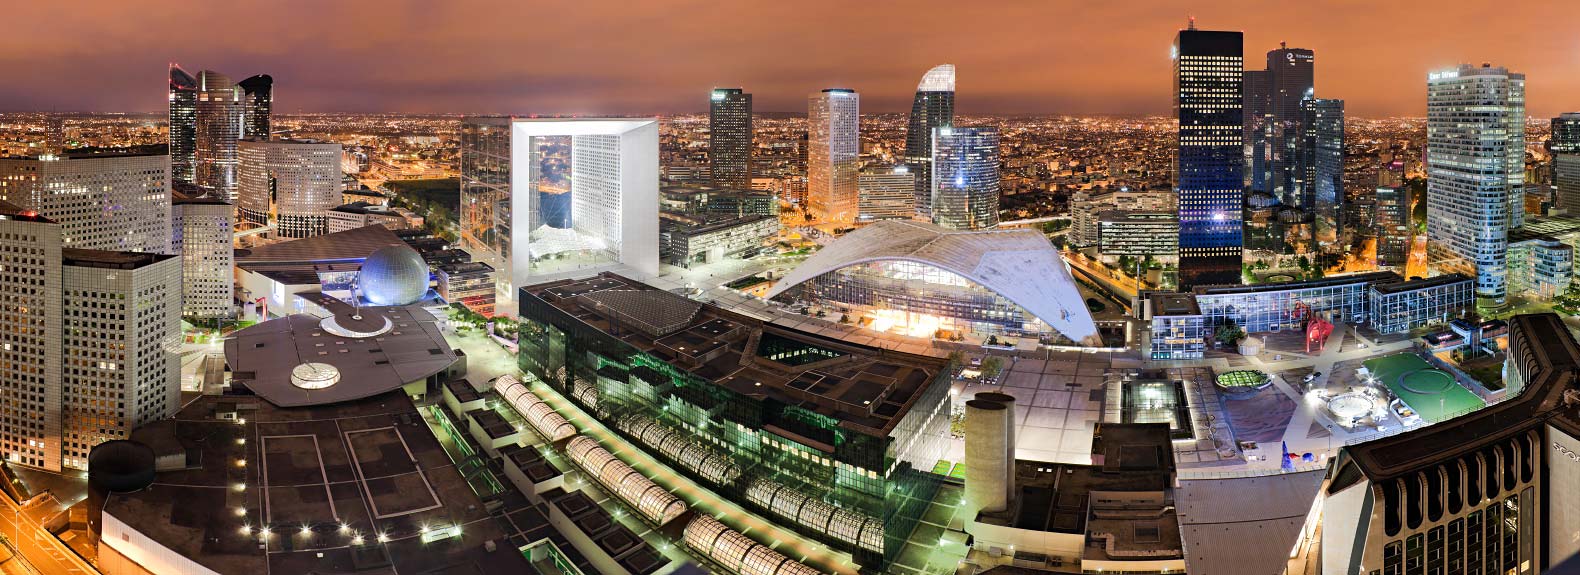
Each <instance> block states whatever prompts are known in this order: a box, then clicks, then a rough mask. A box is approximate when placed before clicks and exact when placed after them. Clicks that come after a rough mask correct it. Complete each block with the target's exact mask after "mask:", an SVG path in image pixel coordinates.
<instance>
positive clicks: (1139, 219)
mask: <svg viewBox="0 0 1580 575" xmlns="http://www.w3.org/2000/svg"><path fill="white" fill-rule="evenodd" d="M1179 227H1180V222H1179V217H1178V216H1176V215H1175V214H1173V213H1169V212H1119V211H1107V212H1101V213H1099V214H1097V229H1098V232H1097V235H1098V248H1097V253H1098V254H1100V255H1101V256H1102V258H1103V261H1114V260H1117V259H1118V258H1120V257H1123V256H1130V257H1132V258H1136V259H1137V260H1142V259H1147V258H1150V259H1153V260H1155V261H1157V262H1159V263H1165V262H1173V261H1175V260H1177V259H1178V257H1179V231H1180V230H1179ZM1128 271H1134V270H1128Z"/></svg>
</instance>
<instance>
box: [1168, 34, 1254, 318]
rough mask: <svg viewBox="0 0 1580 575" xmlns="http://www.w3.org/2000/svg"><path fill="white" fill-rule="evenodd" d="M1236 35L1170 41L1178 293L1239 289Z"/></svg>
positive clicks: (1240, 125)
mask: <svg viewBox="0 0 1580 575" xmlns="http://www.w3.org/2000/svg"><path fill="white" fill-rule="evenodd" d="M1241 46H1242V38H1241V34H1240V33H1239V32H1220V31H1208V30H1197V29H1196V26H1195V22H1194V21H1193V22H1192V23H1191V27H1190V28H1189V29H1186V30H1180V31H1179V35H1178V36H1176V37H1175V39H1174V49H1173V53H1172V55H1173V59H1174V111H1175V113H1176V114H1177V116H1178V118H1179V155H1178V157H1177V158H1176V159H1175V165H1174V185H1175V188H1176V189H1177V190H1178V192H1179V214H1180V263H1179V283H1180V286H1181V287H1190V286H1195V285H1210V284H1229V283H1239V281H1240V265H1241V262H1240V260H1241V253H1240V252H1241V245H1242V244H1241V236H1240V231H1241V230H1240V222H1241V212H1242V204H1243V202H1244V195H1245V194H1244V188H1243V186H1244V183H1245V181H1244V173H1243V172H1244V169H1245V148H1244V145H1243V142H1242V141H1241V139H1242V138H1243V137H1244V134H1245V126H1244V122H1243V120H1244V118H1243V115H1242V110H1241V105H1242V101H1241V94H1242V87H1243V86H1242V78H1241V74H1242V72H1243V70H1242V68H1243V61H1242V60H1243V55H1242V47H1241Z"/></svg>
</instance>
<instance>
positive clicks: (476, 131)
mask: <svg viewBox="0 0 1580 575" xmlns="http://www.w3.org/2000/svg"><path fill="white" fill-rule="evenodd" d="M460 220H461V247H462V248H464V249H466V250H467V251H468V252H471V253H472V255H473V256H475V257H477V258H478V259H479V260H480V261H483V262H486V263H488V264H489V265H492V266H494V268H495V269H506V270H507V273H508V268H505V267H504V266H505V265H506V264H508V262H509V260H510V118H508V117H503V116H492V117H490V116H475V117H466V118H462V119H461V215H460Z"/></svg>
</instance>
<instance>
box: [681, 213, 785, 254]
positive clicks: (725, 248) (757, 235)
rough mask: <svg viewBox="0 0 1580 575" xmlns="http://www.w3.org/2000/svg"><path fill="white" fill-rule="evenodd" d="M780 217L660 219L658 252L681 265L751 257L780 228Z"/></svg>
mask: <svg viewBox="0 0 1580 575" xmlns="http://www.w3.org/2000/svg"><path fill="white" fill-rule="evenodd" d="M780 227H781V226H780V223H779V218H777V217H773V216H744V217H732V218H725V219H706V218H678V217H672V216H670V215H668V214H666V215H665V217H664V218H663V219H661V220H659V233H658V238H659V254H660V255H662V256H663V258H664V263H667V264H670V265H676V266H680V267H691V266H692V265H695V264H706V263H715V262H719V261H723V260H725V259H727V258H748V257H752V256H755V255H757V254H758V252H759V251H760V250H761V249H762V248H763V245H764V244H766V243H767V242H768V241H769V240H770V239H772V238H773V237H774V235H776V234H778V233H779V230H780Z"/></svg>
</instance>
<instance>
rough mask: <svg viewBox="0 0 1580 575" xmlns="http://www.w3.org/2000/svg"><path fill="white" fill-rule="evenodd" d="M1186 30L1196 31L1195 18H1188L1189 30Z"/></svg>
mask: <svg viewBox="0 0 1580 575" xmlns="http://www.w3.org/2000/svg"><path fill="white" fill-rule="evenodd" d="M1188 29H1189V30H1195V29H1196V17H1195V16H1191V17H1190V28H1188Z"/></svg>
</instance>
